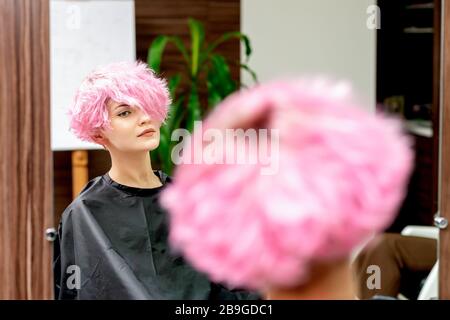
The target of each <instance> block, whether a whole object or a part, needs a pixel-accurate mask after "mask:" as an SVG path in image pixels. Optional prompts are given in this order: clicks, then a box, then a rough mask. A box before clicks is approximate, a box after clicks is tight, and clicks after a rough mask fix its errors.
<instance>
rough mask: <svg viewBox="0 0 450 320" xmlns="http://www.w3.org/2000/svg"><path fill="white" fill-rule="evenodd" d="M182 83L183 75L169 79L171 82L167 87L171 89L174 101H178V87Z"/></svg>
mask: <svg viewBox="0 0 450 320" xmlns="http://www.w3.org/2000/svg"><path fill="white" fill-rule="evenodd" d="M180 81H181V74H179V73H177V74H176V75H174V76H172V77H170V78H169V82H168V84H167V86H168V87H169V93H170V96H171V97H172V101H174V100H176V91H177V88H178V85H179V84H180Z"/></svg>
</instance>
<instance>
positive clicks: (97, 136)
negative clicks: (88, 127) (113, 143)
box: [91, 132, 107, 147]
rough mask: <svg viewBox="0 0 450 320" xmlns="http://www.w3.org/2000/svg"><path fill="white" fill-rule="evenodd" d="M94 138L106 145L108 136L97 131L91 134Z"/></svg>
mask: <svg viewBox="0 0 450 320" xmlns="http://www.w3.org/2000/svg"><path fill="white" fill-rule="evenodd" d="M91 138H92V140H93V141H94V142H95V143H97V144H99V145H102V146H103V147H105V144H106V143H107V139H106V137H105V136H104V135H103V134H102V133H101V132H96V133H95V134H94V135H92V136H91Z"/></svg>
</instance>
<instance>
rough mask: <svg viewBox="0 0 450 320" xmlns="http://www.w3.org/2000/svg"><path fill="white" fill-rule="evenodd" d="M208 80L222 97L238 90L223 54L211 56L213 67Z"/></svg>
mask: <svg viewBox="0 0 450 320" xmlns="http://www.w3.org/2000/svg"><path fill="white" fill-rule="evenodd" d="M207 78H208V81H209V82H210V84H211V87H212V88H214V90H216V91H217V92H218V93H219V94H220V96H221V97H222V98H225V97H226V96H228V95H229V94H230V93H232V92H233V91H235V90H236V83H235V81H234V80H233V78H232V77H231V73H230V68H229V66H228V64H227V62H226V60H225V58H224V57H223V56H221V55H217V54H215V55H212V56H211V67H210V69H209V70H208V77H207Z"/></svg>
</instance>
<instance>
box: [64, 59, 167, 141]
mask: <svg viewBox="0 0 450 320" xmlns="http://www.w3.org/2000/svg"><path fill="white" fill-rule="evenodd" d="M110 100H114V101H115V102H119V103H126V104H128V105H130V106H135V107H137V108H140V109H141V110H142V111H144V112H145V113H147V114H149V115H150V116H151V117H152V118H153V119H156V120H158V121H161V122H163V121H164V120H165V119H166V117H167V113H168V106H169V104H170V97H169V92H168V89H167V86H166V82H165V81H164V80H163V79H159V78H158V77H156V75H155V74H154V72H153V71H152V70H151V69H149V68H148V67H147V65H146V64H145V63H143V62H118V63H112V64H109V65H105V66H101V67H98V68H97V69H95V70H94V71H92V72H91V73H90V74H89V75H88V76H87V77H86V78H85V79H84V81H83V82H82V83H81V85H80V88H79V89H78V91H77V93H76V95H75V99H74V102H73V104H72V106H71V107H70V109H69V115H70V118H71V119H70V127H71V129H72V131H73V132H74V134H75V135H76V136H77V137H78V138H80V139H81V140H85V141H91V142H94V141H93V140H92V138H91V137H92V135H93V134H95V132H96V131H97V130H98V129H101V128H107V127H108V126H109V115H108V110H107V108H106V105H107V103H108V102H109V101H110Z"/></svg>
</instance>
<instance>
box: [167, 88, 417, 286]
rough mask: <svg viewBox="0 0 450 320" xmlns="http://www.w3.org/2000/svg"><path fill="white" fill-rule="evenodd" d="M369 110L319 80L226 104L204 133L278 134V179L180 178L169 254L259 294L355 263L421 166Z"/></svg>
mask: <svg viewBox="0 0 450 320" xmlns="http://www.w3.org/2000/svg"><path fill="white" fill-rule="evenodd" d="M364 107H365V106H361V105H358V104H357V103H356V102H355V101H354V98H352V96H351V92H350V88H349V86H346V85H343V84H334V83H330V82H329V81H325V80H321V79H312V80H308V79H306V80H297V81H280V82H274V83H270V84H265V85H260V86H257V87H254V88H252V89H249V90H246V91H241V92H239V93H235V94H233V95H232V96H230V97H229V98H227V99H226V100H225V101H224V102H222V103H221V104H220V105H219V106H218V107H217V109H215V111H214V112H213V113H212V114H211V116H210V117H209V118H208V119H206V121H205V124H204V127H206V128H218V129H224V128H252V127H256V128H269V129H270V128H272V129H278V130H279V161H280V166H279V170H278V172H277V173H276V174H275V175H261V174H260V165H259V164H257V165H238V164H235V165H233V164H212V165H207V164H192V165H187V164H182V165H180V166H179V167H177V169H176V171H175V175H174V183H173V184H172V185H171V186H168V188H167V189H166V190H165V192H164V193H163V195H162V203H163V205H164V206H165V207H166V208H167V209H168V210H169V212H170V218H171V232H170V240H171V243H172V244H173V245H174V247H175V248H177V249H179V250H181V251H182V253H183V254H184V255H185V257H186V259H187V260H188V261H190V262H191V263H192V265H193V266H194V267H196V268H197V269H199V270H201V271H203V272H206V273H208V274H209V275H210V277H211V279H212V280H213V281H217V282H225V283H227V284H228V285H231V286H232V287H244V288H249V289H260V290H266V289H269V288H273V287H278V288H283V287H289V286H295V285H299V284H302V283H305V282H307V281H308V274H309V269H310V267H311V266H312V265H313V263H314V262H325V261H332V260H334V259H339V258H342V257H348V256H349V255H350V253H351V251H352V249H353V248H355V246H357V245H359V244H360V243H361V242H362V241H364V240H365V239H366V238H367V237H368V236H369V235H370V234H372V233H373V232H380V231H382V230H383V229H384V228H386V227H387V226H388V225H389V224H390V223H391V222H392V221H393V219H394V217H395V215H396V211H397V209H398V206H399V204H400V203H401V201H402V199H403V198H404V195H405V192H406V190H405V189H406V187H405V186H406V183H407V181H408V178H409V174H410V171H411V168H412V161H413V153H412V149H411V142H410V140H409V138H408V137H407V136H406V135H405V134H403V132H402V127H401V124H400V122H399V121H397V120H394V119H388V118H386V117H382V116H381V115H375V114H372V113H370V112H367V111H366V110H364ZM195 134H199V133H194V135H195Z"/></svg>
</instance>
